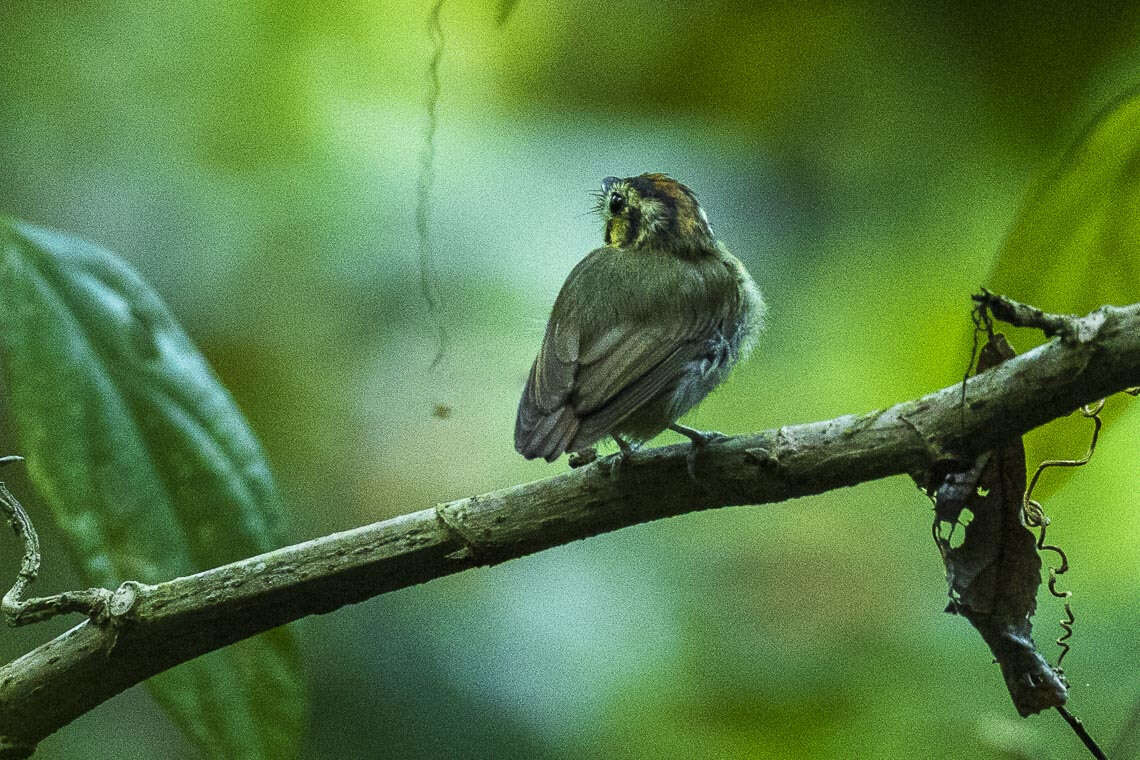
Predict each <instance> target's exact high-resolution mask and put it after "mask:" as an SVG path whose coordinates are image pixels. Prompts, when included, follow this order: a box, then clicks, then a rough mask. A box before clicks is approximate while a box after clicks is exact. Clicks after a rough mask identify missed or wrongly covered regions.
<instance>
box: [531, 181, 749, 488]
mask: <svg viewBox="0 0 1140 760" xmlns="http://www.w3.org/2000/svg"><path fill="white" fill-rule="evenodd" d="M595 195H596V198H597V207H596V210H597V211H598V212H599V213H600V214H601V216H602V218H603V220H604V222H605V245H603V246H602V247H601V248H597V249H596V250H594V251H592V252H591V253H589V254H588V255H586V257H585V258H583V259H582V260H581V261H580V262H578V264H577V265H576V266H575V267H574V268H573V270H572V271H571V272H570V274H569V276H567V278H566V281H565V283H563V285H562V288H561V290H560V291H559V293H558V297H557V298H556V299H555V302H554V306H553V308H552V310H551V313H550V319H549V320H548V322H547V325H546V331H545V334H544V336H543V340H542V345H541V347H540V348H539V350H538V356H537V357H536V358H535V360H534V363H533V365H532V366H531V369H530V374H529V376H528V377H527V382H526V387H525V389H524V390H523V394H522V398H521V399H520V400H519V406H518V416H517V418H516V420H515V448H516V449H517V450H518V452H519V453H520V454H522V455H523V456H524V457H526V458H527V459H535V458H539V457H541V458H543V459H545V460H546V461H548V462H553V461H554V460H555V459H557V458H558V457H559V456H561V455H562V454H563V453H567V452H569V453H571V454H578V455H580V456H585V457H586V459H585V461H590V460H592V459H593V458H594V457H595V456H596V450H595V449H594V448H593V447H594V444H596V443H597V442H599V441H601V440H602V439H604V438H605V437H606V436H610V437H612V438H613V439H614V441H615V442H616V443H617V445H618V448H619V451H618V453H617V454H616V455H615V457H616V459H614V461H613V462H612V464H611V475H613V474H614V473H615V472H616V471H617V468H618V466H619V465H620V464H621V463H622V462H623V461H625V460H627V459H629V458H630V457H631V456H632V455H633V453H634V451H635V449H636V448H637V447H638V446H640V445H641V444H643V443H645V442H646V441H649V440H650V439H651V438H654V437H655V436H657V435H658V434H659V433H661V432H663V431H664V430H666V429H671V430H673V431H675V432H678V433H681V434H682V435H684V436H686V437H687V438H689V440H690V441H691V448H690V450H689V455H688V470H689V474H690V476H692V477H693V478H694V479H695V478H696V471H695V461H696V456H697V452H698V451H699V450H700V449H702V448H703V447H704V446H705V445H707V444H708V443H711V442H714V441H716V440H720V439H722V438H724V437H725V436H723V434H721V433H717V432H714V431H708V432H706V431H701V430H696V429H694V428H690V427H687V426H685V425H681V424H678V422H677V420H678V419H679V418H680V417H681V416H682V415H684V414H685V413H686V412H688V411H689V410H691V409H692V408H693V407H694V406H696V405H697V404H698V403H700V402H701V401H702V400H703V399H704V398H705V396H707V395H708V394H709V392H710V391H712V389H713V388H715V387H716V386H718V385H719V384H720V383H721V382H723V381H724V380H725V378H726V377H727V376H728V374H729V372H730V371H731V369H732V368H733V366H734V365H736V364H737V363H738V362H740V361H741V360H743V359H745V358H746V357H747V356H748V354H749V353H750V352H751V350H752V348H753V347H754V345H755V343H756V341H757V338H758V336H759V334H760V331H761V330H762V328H763V324H764V316H765V312H766V306H765V303H764V299H763V297H762V295H761V293H760V289H759V288H758V287H757V286H756V283H755V282H754V281H753V279H752V277H751V275H750V274H749V273H748V271H747V269H745V267H744V265H743V264H742V263H741V261H740V260H739V259H737V258H736V257H735V256H733V255H732V254H731V253H729V252H728V249H727V248H725V246H724V245H723V244H722V243H720V242H719V241H718V240H717V238H716V237H715V235H714V234H713V231H712V228H711V226H710V225H709V221H708V217H707V216H706V215H705V212H704V210H703V209H702V208H701V206H700V204H699V203H698V201H697V196H696V194H695V193H694V192H693V191H692V190H691V189H690V188H689V187H687V186H686V185H684V184H682V183H680V182H678V181H677V180H675V179H673V178H672V177H670V176H668V175H666V174H661V173H655V172H653V173H644V174H640V175H638V176H635V177H626V178H619V177H606V178H605V179H603V180H602V185H601V192H600V193H596V194H595ZM571 464H572V465H573V464H575V462H574V458H573V457H572V459H571Z"/></svg>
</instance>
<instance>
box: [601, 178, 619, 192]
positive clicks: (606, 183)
mask: <svg viewBox="0 0 1140 760" xmlns="http://www.w3.org/2000/svg"><path fill="white" fill-rule="evenodd" d="M618 182H621V178H619V177H606V178H605V179H603V180H602V192H603V193H608V192H609V191H610V188H612V187H613V186H614V185H616V184H617V183H618Z"/></svg>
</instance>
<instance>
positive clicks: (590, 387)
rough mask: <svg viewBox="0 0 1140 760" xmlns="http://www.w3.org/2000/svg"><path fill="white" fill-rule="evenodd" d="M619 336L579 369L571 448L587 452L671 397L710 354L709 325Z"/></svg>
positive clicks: (684, 324)
mask: <svg viewBox="0 0 1140 760" xmlns="http://www.w3.org/2000/svg"><path fill="white" fill-rule="evenodd" d="M614 329H615V330H617V331H621V333H622V336H621V339H620V340H617V342H616V343H615V345H614V346H613V348H612V349H611V350H609V351H607V352H606V353H605V354H604V355H602V356H600V357H599V358H598V359H597V361H595V362H593V363H590V364H586V363H585V362H583V363H582V365H581V367H580V368H579V371H578V377H577V382H576V384H575V388H574V392H573V394H572V395H571V400H572V402H573V405H574V409H575V411H576V413H577V415H578V417H579V425H578V431H577V432H576V434H575V436H574V438H573V439H572V440H571V441H570V444H569V448H571V449H578V448H581V447H584V446H589V445H590V444H591V443H593V442H594V441H596V440H598V439H599V438H602V437H603V436H605V435H606V434H607V433H609V432H610V431H612V430H613V429H614V428H615V427H617V426H618V425H619V424H620V423H621V422H622V421H623V420H625V419H626V418H627V417H629V416H630V415H632V414H633V413H635V412H636V411H637V410H638V409H640V408H642V407H643V406H644V405H645V404H647V403H649V402H650V401H652V400H654V399H655V398H657V397H658V396H660V395H661V394H662V393H666V392H669V391H670V390H671V388H673V387H675V386H676V384H677V382H678V381H679V380H680V379H681V378H682V376H683V375H684V374H685V372H686V371H687V369H686V368H687V366H689V365H690V364H691V363H692V362H694V361H699V360H700V359H701V358H703V357H704V356H705V355H706V354H707V353H708V352H709V341H710V339H712V338H713V337H714V336H715V335H716V329H717V328H716V326H715V325H714V324H713V323H712V321H711V320H705V319H701V320H696V319H694V320H691V321H682V320H680V319H678V320H676V321H673V322H671V323H658V324H655V325H652V326H650V325H621V326H618V327H616V328H614Z"/></svg>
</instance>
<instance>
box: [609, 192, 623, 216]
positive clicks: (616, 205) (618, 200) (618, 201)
mask: <svg viewBox="0 0 1140 760" xmlns="http://www.w3.org/2000/svg"><path fill="white" fill-rule="evenodd" d="M624 207H625V197H624V196H623V195H622V194H621V193H614V194H613V195H611V196H610V213H611V214H619V213H621V210H622V208H624Z"/></svg>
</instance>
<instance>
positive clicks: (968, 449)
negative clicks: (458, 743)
mask: <svg viewBox="0 0 1140 760" xmlns="http://www.w3.org/2000/svg"><path fill="white" fill-rule="evenodd" d="M987 297H989V298H995V299H996V298H998V297H996V296H989V295H988V294H983V296H981V297H979V298H981V299H985V298H987ZM1050 316H1053V315H1050ZM1064 319H1066V320H1068V322H1067V324H1068V327H1067V328H1066V329H1065V330H1063V331H1059V332H1058V334H1059V335H1060V336H1061V337H1059V338H1057V339H1055V340H1053V341H1052V342H1050V343H1047V344H1045V345H1043V346H1040V347H1038V348H1037V349H1034V350H1033V351H1031V352H1029V353H1027V354H1024V355H1022V356H1019V357H1016V358H1014V359H1012V360H1010V361H1007V362H1004V363H1002V364H1001V365H999V366H997V367H995V368H994V369H992V370H989V371H987V372H984V373H982V374H980V375H977V376H975V377H973V378H971V379H970V380H969V381H968V382H966V383H965V388H964V389H963V387H962V385H961V384H955V385H952V386H949V387H947V388H943V389H942V390H939V391H936V392H934V393H931V394H929V395H926V396H923V397H922V398H919V399H915V400H913V401H907V402H904V403H901V404H897V405H895V406H893V407H891V408H889V409H885V410H877V411H873V412H869V413H866V414H862V415H847V416H843V417H838V418H836V419H832V420H826V421H822V422H813V423H808V424H800V425H788V426H784V427H781V428H779V429H776V430H768V431H764V432H760V433H755V434H751V435H742V436H737V437H733V438H729V439H727V440H725V441H722V442H719V443H715V444H711V445H709V446H708V447H707V449H705V450H704V451H703V452H702V453H701V455H700V456H699V458H698V461H697V474H698V480H699V482H693V481H692V480H691V479H690V477H689V475H688V472H687V470H686V462H685V457H686V454H687V453H688V444H680V445H674V446H666V447H662V448H658V449H653V450H649V451H644V452H640V453H638V454H637V455H636V456H635V457H634V458H633V459H631V460H630V461H627V462H626V463H625V464H624V465H623V467H622V469H621V476H620V477H619V478H617V479H611V478H610V477H609V475H608V472H607V468H606V467H605V466H604V465H603V466H599V465H592V466H588V467H583V468H581V469H579V470H575V471H572V472H567V473H563V474H560V475H556V476H554V477H551V478H546V479H544V480H540V481H536V482H533V483H527V484H524V485H518V486H514V487H511V488H506V489H503V490H500V491H495V492H492V493H488V494H484V495H481V496H471V497H468V498H464V499H459V500H457V501H452V502H449V503H447V504H441V505H438V506H436V507H435V508H432V509H424V510H421V511H419V512H413V513H410V514H405V515H402V516H400V517H396V518H393V519H390V520H385V521H383V522H378V523H374V524H372V525H367V526H363V527H360V528H356V529H353V530H349V531H345V532H343V533H335V534H333V535H330V536H325V537H323V538H318V539H314V540H312V541H306V542H304V543H301V544H297V545H294V546H289V547H285V548H282V549H278V550H276V551H273V552H270V553H268V554H263V555H260V556H257V557H252V558H250V559H246V560H242V561H240V562H235V563H232V564H229V565H225V566H222V567H217V568H214V569H212V570H207V571H205V572H202V573H198V574H197V575H193V576H189V577H185V578H178V579H175V580H172V581H168V582H166V583H160V584H157V585H144V584H138V583H133V582H129V583H126V584H124V585H123V586H121V587H120V588H119V589H118V590H117V591H116V592H115V593H114V596H113V597H112V598H111V600H110V601H109V602H108V604H107V605H106V606H107V612H108V614H107V615H101V616H100V622H96V621H93V620H88V621H85V622H83V623H80V624H79V625H77V626H76V627H74V628H72V629H71V630H69V631H68V632H66V633H64V634H63V635H61V636H59V637H57V638H56V639H54V640H52V641H50V642H48V643H46V644H44V645H42V646H40V647H38V648H36V649H35V650H33V651H31V652H29V653H27V654H25V655H24V656H22V657H20V658H18V659H16V660H14V661H12V662H10V663H8V664H7V665H5V666H3V667H2V668H0V757H23V756H26V755H27V754H29V753H30V752H31V750H32V749H34V747H35V745H36V743H37V742H38V741H39V740H40V739H42V738H43V737H45V736H47V735H49V734H50V733H52V732H54V731H56V730H57V729H59V728H60V727H62V726H64V725H66V724H67V723H68V722H70V721H71V720H73V719H74V718H76V717H78V716H79V715H82V714H83V713H84V712H86V711H88V710H90V709H91V708H93V707H95V706H96V705H98V704H100V703H101V702H103V701H105V700H106V699H109V698H110V697H112V696H114V695H115V694H117V693H119V692H120V691H123V690H124V689H126V688H128V687H129V686H132V685H134V684H136V683H138V682H140V681H142V680H144V679H146V678H149V677H150V676H152V675H155V674H156V673H159V672H161V671H163V670H165V669H166V668H169V667H172V666H174V665H177V664H178V663H180V662H185V661H186V660H189V659H192V658H194V657H197V656H198V655H201V654H204V653H206V652H209V651H212V650H214V649H217V648H220V647H223V646H226V645H228V644H231V643H233V642H235V641H238V640H240V639H243V638H246V637H248V636H252V635H254V634H256V633H260V632H262V631H265V630H268V629H270V628H273V627H275V626H278V625H281V624H284V623H287V622H289V621H291V620H296V619H298V618H301V617H304V616H306V615H311V614H316V613H325V612H331V611H332V610H335V609H337V608H339V607H341V606H344V605H346V604H351V603H354V602H359V601H362V600H364V599H368V598H370V597H372V596H376V595H378V594H382V593H384V592H387V591H392V590H394V589H398V588H404V587H406V586H411V585H414V584H417V583H422V582H424V581H428V580H431V579H433V578H438V577H441V576H444V575H449V574H451V573H456V572H460V571H462V570H466V569H468V568H471V567H475V566H479V565H491V564H496V563H499V562H503V561H506V560H508V559H512V558H515V557H521V556H524V555H526V554H530V553H532V552H536V551H540V550H542V549H546V548H549V547H552V546H557V545H560V544H564V543H568V542H570V541H574V540H577V539H580V538H586V537H588V536H593V535H596V534H598V533H603V532H606V531H611V530H617V529H618V528H623V527H626V526H629V525H635V524H638V523H642V522H647V521H649V520H656V519H660V518H663V517H670V516H673V515H680V514H684V513H686V512H692V511H695V510H700V509H709V508H713V507H723V506H732V505H743V504H767V503H772V502H778V501H783V500H785V499H792V498H798V497H801V496H808V495H811V494H817V493H821V492H824V491H828V490H832V489H836V488H840V487H843V486H853V485H856V484H858V483H863V482H867V481H870V480H875V479H878V478H883V477H887V476H890V475H898V474H904V473H905V474H912V475H915V476H917V477H921V476H922V475H923V474H924V473H926V472H927V471H928V470H929V469H930V468H932V467H933V466H935V465H939V464H944V463H945V462H946V461H948V460H953V461H968V460H970V459H972V457H973V456H974V455H976V454H978V453H980V452H982V451H985V450H988V449H991V448H994V447H995V446H998V445H1000V444H1001V443H1003V442H1004V441H1006V440H1008V439H1011V438H1014V437H1016V436H1020V435H1022V434H1023V433H1025V432H1027V431H1029V430H1031V429H1032V428H1035V427H1037V426H1039V425H1042V424H1044V423H1046V422H1048V421H1050V420H1052V419H1055V418H1057V417H1061V416H1064V415H1066V414H1068V413H1070V412H1071V411H1073V410H1074V409H1076V408H1078V407H1080V406H1081V405H1083V404H1087V403H1090V402H1093V401H1096V400H1098V399H1100V398H1103V397H1105V396H1108V395H1111V394H1113V393H1116V392H1118V391H1121V390H1124V389H1126V388H1129V387H1132V386H1137V385H1140V304H1134V305H1132V306H1127V307H1103V308H1101V309H1098V310H1097V311H1095V312H1093V313H1091V314H1089V315H1088V316H1086V317H1081V318H1076V317H1065V318H1064ZM963 399H964V403H963ZM104 618H105V620H104Z"/></svg>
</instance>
